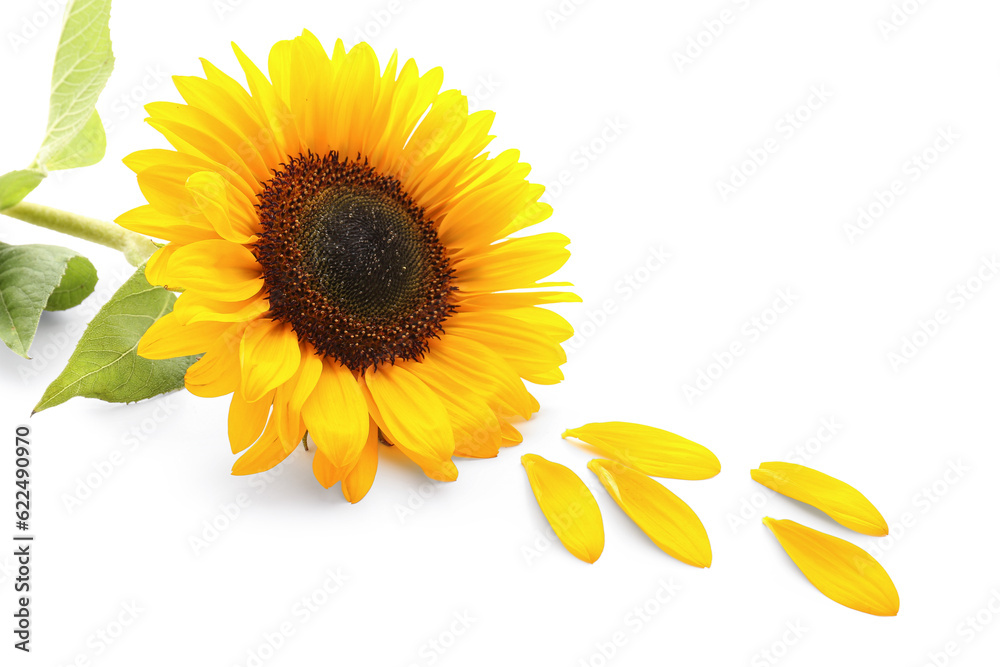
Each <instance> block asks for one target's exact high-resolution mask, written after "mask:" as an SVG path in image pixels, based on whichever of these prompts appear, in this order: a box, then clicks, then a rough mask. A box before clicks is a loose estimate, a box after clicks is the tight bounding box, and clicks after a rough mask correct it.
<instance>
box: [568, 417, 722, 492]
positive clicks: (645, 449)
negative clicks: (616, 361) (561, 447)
mask: <svg viewBox="0 0 1000 667" xmlns="http://www.w3.org/2000/svg"><path fill="white" fill-rule="evenodd" d="M562 437H564V438H570V437H572V438H577V439H578V440H583V441H584V442H585V443H587V444H588V445H590V446H591V447H593V448H594V449H596V450H597V451H598V452H599V453H600V454H602V455H603V456H606V457H608V458H611V459H614V460H616V461H619V462H621V463H624V464H625V465H627V466H629V467H631V468H635V469H636V470H638V471H640V472H644V473H646V474H647V475H652V476H653V477H670V478H672V479H708V478H709V477H715V476H716V475H718V474H719V471H720V470H721V469H722V466H721V465H720V464H719V459H718V458H716V456H715V454H713V453H712V452H711V451H710V450H709V449H708V448H707V447H703V446H701V445H699V444H698V443H696V442H691V441H690V440H688V439H687V438H682V437H681V436H679V435H675V434H673V433H670V432H669V431H664V430H663V429H659V428H654V427H652V426H644V425H642V424H630V423H628V422H600V423H596V424H586V425H584V426H581V427H579V428H571V429H568V430H567V431H565V432H564V433H563V434H562Z"/></svg>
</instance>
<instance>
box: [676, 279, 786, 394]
mask: <svg viewBox="0 0 1000 667" xmlns="http://www.w3.org/2000/svg"><path fill="white" fill-rule="evenodd" d="M798 300H799V297H798V296H796V295H795V294H793V293H792V290H791V289H788V288H786V289H779V290H778V291H777V292H775V296H774V298H773V299H772V300H771V302H770V303H769V304H768V305H767V306H765V307H764V308H763V309H762V310H761V311H760V312H759V313H757V314H756V315H754V316H752V317H750V318H748V319H747V320H746V321H744V322H743V324H742V325H740V327H739V332H740V335H739V336H737V337H736V338H734V339H733V340H732V341H731V342H730V343H729V344H728V345H726V346H725V347H724V348H722V349H721V350H719V351H718V352H714V353H713V354H712V359H711V361H709V362H707V363H705V364H703V365H702V366H700V367H699V368H698V370H697V371H696V372H695V376H694V379H692V380H691V381H690V382H687V383H685V384H684V385H682V386H681V392H682V393H683V394H684V398H686V399H687V402H688V405H694V404H695V403H696V402H697V401H698V400H699V399H701V398H702V397H703V396H704V395H705V394H706V393H708V392H709V391H710V390H711V389H712V387H714V386H715V385H716V384H717V383H718V382H719V380H721V379H722V378H723V377H725V376H726V374H727V373H729V371H730V370H732V368H733V366H735V365H736V362H737V361H738V360H739V359H740V358H742V357H743V356H744V355H745V354H746V353H747V351H748V350H749V349H750V348H752V347H753V346H754V345H756V344H757V343H758V342H759V341H760V340H761V338H762V337H763V336H764V334H766V333H767V332H769V331H771V330H772V329H773V328H774V326H775V324H777V323H778V322H779V321H780V320H781V319H782V318H783V317H784V316H785V315H786V314H787V313H788V312H789V311H790V310H791V309H792V308H793V307H794V306H795V304H796V302H798Z"/></svg>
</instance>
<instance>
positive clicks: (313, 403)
mask: <svg viewBox="0 0 1000 667" xmlns="http://www.w3.org/2000/svg"><path fill="white" fill-rule="evenodd" d="M302 418H303V419H305V422H306V427H307V428H308V429H309V435H310V436H312V439H313V440H314V441H315V442H316V447H317V448H319V450H320V451H321V452H323V455H324V456H325V457H326V458H327V460H328V461H329V462H330V463H331V465H333V466H335V467H338V468H348V469H350V468H351V467H353V466H354V464H355V463H356V462H357V460H358V457H359V456H361V450H362V449H363V448H364V446H365V440H366V439H367V438H368V421H369V420H368V405H367V404H366V403H365V397H364V394H362V393H361V387H360V386H358V381H357V380H356V379H355V378H354V375H353V374H352V373H351V371H349V370H348V369H347V368H346V367H345V366H342V365H341V364H340V363H339V362H336V361H333V360H332V359H328V360H326V361H325V362H324V363H323V373H322V374H321V375H320V377H319V382H317V383H316V387H315V389H313V392H312V393H311V394H310V395H309V398H308V399H306V402H305V405H303V406H302Z"/></svg>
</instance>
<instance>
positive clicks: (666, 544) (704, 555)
mask: <svg viewBox="0 0 1000 667" xmlns="http://www.w3.org/2000/svg"><path fill="white" fill-rule="evenodd" d="M587 467H588V468H590V469H591V470H592V471H593V472H594V474H596V475H597V478H598V479H599V480H601V484H603V485H604V488H605V489H607V491H608V493H609V494H610V495H611V497H612V498H614V500H615V502H616V503H618V506H619V507H621V508H622V509H623V510H624V511H625V513H626V514H628V515H629V518H631V519H632V521H634V522H635V523H636V525H637V526H639V528H641V529H642V532H644V533H646V535H648V536H649V539H651V540H653V543H654V544H656V546H658V547H660V548H661V549H663V550H664V551H665V552H667V553H668V554H670V555H671V556H673V557H674V558H676V559H677V560H679V561H681V562H684V563H687V564H688V565H694V566H695V567H709V566H710V565H711V564H712V545H711V543H709V541H708V533H706V532H705V526H704V525H702V523H701V520H700V519H699V518H698V515H697V514H695V513H694V510H692V509H691V508H690V507H688V506H687V504H686V503H685V502H684V501H683V500H681V499H680V498H678V497H677V496H675V495H674V494H673V493H671V492H670V491H669V490H668V489H667V488H666V487H664V486H662V485H660V484H659V483H658V482H656V481H654V480H652V479H650V478H649V477H647V476H646V475H644V474H643V473H641V472H639V471H638V470H635V469H633V468H629V467H627V466H624V465H622V464H620V463H616V462H614V461H608V460H605V459H594V460H592V461H591V462H590V463H588V464H587Z"/></svg>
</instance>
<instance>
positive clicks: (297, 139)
mask: <svg viewBox="0 0 1000 667" xmlns="http://www.w3.org/2000/svg"><path fill="white" fill-rule="evenodd" d="M233 48H234V51H235V53H236V57H237V59H238V60H239V63H240V65H241V67H242V69H243V71H244V73H245V75H246V80H247V88H244V87H242V86H241V85H240V84H239V83H238V82H237V81H235V80H234V79H232V78H230V77H229V76H227V75H226V74H224V73H223V72H222V71H220V70H219V69H217V68H215V67H214V66H212V65H211V64H210V63H208V62H205V61H203V66H204V71H205V76H204V78H201V77H175V78H174V82H175V84H176V86H177V89H178V91H179V92H180V95H181V97H182V98H183V99H184V100H185V102H186V104H175V103H168V102H157V103H153V104H150V105H148V106H147V107H146V109H147V111H148V113H149V116H150V117H149V119H148V122H149V124H150V125H152V126H153V127H154V128H155V129H156V130H158V131H159V132H160V133H162V134H163V136H164V137H165V138H166V139H167V141H169V142H170V144H171V145H172V146H173V150H161V149H152V150H143V151H139V152H137V153H134V154H132V155H130V156H128V157H127V158H126V159H125V163H126V165H127V166H128V167H129V168H130V169H132V170H133V171H135V172H136V174H137V179H138V183H139V187H140V189H141V190H142V193H143V195H144V196H145V198H146V200H147V202H148V204H146V205H144V206H140V207H138V208H136V209H133V210H131V211H129V212H127V213H125V214H123V215H122V216H120V217H119V218H118V219H117V222H118V223H119V224H121V225H122V226H124V227H126V228H128V229H131V230H133V231H136V232H141V233H144V234H148V235H150V236H153V237H156V238H159V239H163V240H165V241H167V243H166V244H165V245H163V246H162V247H161V248H160V249H159V251H158V252H156V253H155V254H154V255H153V256H152V257H151V258H150V259H149V261H148V263H147V265H146V277H147V278H148V280H149V282H150V283H152V284H154V285H163V286H165V287H167V288H168V289H171V290H175V291H180V292H182V293H181V294H180V296H179V298H178V299H177V301H176V304H175V307H174V309H173V311H172V312H170V313H168V314H167V315H164V316H163V317H161V318H160V319H159V320H157V321H156V322H155V323H154V324H153V325H152V326H151V327H150V328H149V330H148V331H147V332H146V334H145V335H144V336H143V338H142V340H141V341H140V344H139V354H140V355H142V356H144V357H147V358H150V359H163V358H170V357H176V356H181V355H192V354H197V355H201V357H200V359H199V360H198V361H197V362H196V363H195V364H194V365H192V366H191V367H190V369H189V370H188V372H187V375H186V376H185V385H186V387H187V389H188V390H189V391H191V392H192V393H194V394H196V395H198V396H203V397H218V396H223V395H227V394H232V399H231V403H230V409H229V424H228V426H229V439H230V444H231V446H232V451H233V452H234V453H242V455H241V456H240V457H239V459H237V461H236V462H235V464H234V466H233V473H234V474H238V475H245V474H252V473H258V472H262V471H264V470H268V469H270V468H272V467H274V466H275V465H277V464H278V463H280V462H281V461H282V460H284V459H285V458H286V457H287V456H288V455H289V454H290V453H291V452H292V451H294V450H295V449H296V447H297V446H298V445H299V443H300V442H303V443H304V444H305V441H304V438H305V436H306V434H307V433H308V438H309V441H312V442H313V443H315V445H316V446H315V448H313V449H312V450H311V451H312V453H313V472H314V474H315V476H316V478H317V480H318V481H319V482H320V483H321V484H322V485H323V486H325V487H327V488H329V487H331V486H332V485H334V484H335V483H336V482H338V481H341V482H342V485H341V488H342V491H343V493H344V496H345V497H346V498H347V499H348V500H349V501H351V502H357V501H358V500H360V499H361V498H362V497H363V496H364V495H365V494H366V493H367V492H368V490H369V488H370V487H371V484H372V481H373V479H374V476H375V471H376V468H377V461H378V449H379V446H380V444H383V445H394V446H396V447H397V448H398V449H399V450H400V451H402V452H403V453H404V454H405V455H406V456H407V457H409V458H410V459H411V460H412V461H413V462H414V463H416V464H417V465H418V466H420V468H421V469H422V470H423V471H424V473H425V474H426V475H427V476H429V477H431V478H433V479H436V480H443V481H451V480H454V479H456V478H457V476H458V470H457V468H456V466H455V464H454V462H453V460H452V459H453V457H454V456H460V457H476V458H488V457H493V456H496V455H497V452H498V450H499V448H500V447H503V446H509V445H515V444H517V443H519V442H520V441H521V436H520V434H519V433H518V431H517V429H516V428H515V424H516V423H517V421H518V420H521V419H527V418H529V417H530V416H531V415H532V414H533V413H534V412H536V411H537V410H538V408H539V405H538V402H537V401H536V400H535V399H534V397H532V395H531V394H530V393H528V390H527V388H526V387H525V384H524V382H525V381H528V382H531V383H535V384H554V383H557V382H559V381H560V380H562V378H563V375H562V372H561V371H560V368H559V367H560V366H561V365H562V364H563V363H564V362H565V360H566V356H565V352H564V351H563V349H562V347H561V345H560V344H561V343H562V342H563V341H565V340H566V339H567V338H569V337H570V336H571V335H572V328H571V327H570V326H569V324H568V323H567V322H566V321H565V320H564V319H562V318H561V317H560V316H558V315H557V314H555V313H554V312H552V311H550V310H547V309H545V308H542V307H540V306H543V305H545V304H552V303H558V302H567V301H577V300H578V298H577V297H576V296H575V295H573V294H571V293H568V292H565V291H561V290H551V289H540V288H551V287H564V286H566V285H567V283H555V282H550V283H545V282H541V281H542V279H544V278H545V277H546V276H548V275H549V274H551V273H552V272H554V271H556V270H557V269H559V268H560V267H561V266H562V265H563V264H564V263H565V262H566V260H567V259H568V258H569V251H568V250H567V249H566V245H567V244H568V243H569V239H567V238H566V237H565V236H563V235H562V234H557V233H544V234H537V235H533V236H525V235H517V233H518V232H520V231H521V230H523V229H525V228H527V227H529V226H531V225H534V224H536V223H539V222H541V221H543V220H545V219H546V218H548V217H549V215H550V214H551V207H550V206H549V205H548V204H545V203H543V202H540V201H539V197H540V196H541V194H542V192H543V190H544V188H543V186H541V185H538V184H534V183H530V182H529V181H527V180H526V177H527V175H528V172H529V170H530V167H529V166H528V165H527V164H524V163H522V162H520V161H519V153H518V152H517V151H514V150H507V151H503V152H501V153H499V154H496V155H493V156H491V155H490V154H489V153H486V152H484V149H485V148H486V146H487V145H488V144H489V142H490V141H491V139H492V138H493V137H492V136H491V135H490V134H489V130H490V126H491V124H492V121H493V116H494V114H493V113H492V112H490V111H478V112H476V113H471V114H470V113H469V110H468V102H467V99H466V98H465V97H464V96H463V95H462V94H461V93H460V92H458V91H456V90H446V91H443V92H442V91H440V88H441V85H442V72H441V69H440V68H436V69H432V70H430V71H428V72H426V73H424V74H423V75H420V74H419V72H418V70H417V67H416V64H415V63H414V62H413V61H412V60H410V61H407V62H406V63H405V64H404V65H403V66H402V67H401V68H399V67H398V63H397V55H396V54H393V56H392V57H391V58H390V59H389V62H388V64H387V65H386V67H385V69H384V70H383V69H381V68H380V65H379V62H378V59H377V57H376V56H375V53H374V52H373V50H372V49H371V47H370V46H369V45H367V44H364V43H362V44H358V45H357V46H355V47H354V48H352V49H351V50H350V51H349V52H346V51H345V48H344V45H343V43H342V42H341V41H338V42H337V44H336V46H335V47H334V49H333V53H332V55H330V54H328V53H327V52H326V51H325V50H324V49H323V47H322V45H321V44H320V43H319V41H318V40H317V39H316V38H315V37H314V36H313V35H312V34H310V33H309V32H303V34H302V36H300V37H297V38H295V39H293V40H289V41H281V42H278V43H277V44H276V45H275V46H274V47H273V48H272V49H271V52H270V56H269V58H268V74H269V76H270V80H268V78H267V77H266V76H265V75H264V74H263V73H262V72H261V71H260V70H259V69H258V68H257V67H256V66H255V65H254V64H253V63H252V62H251V61H250V60H249V59H248V58H247V57H246V55H244V54H243V52H242V51H240V49H239V48H237V47H235V45H234V47H233Z"/></svg>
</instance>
